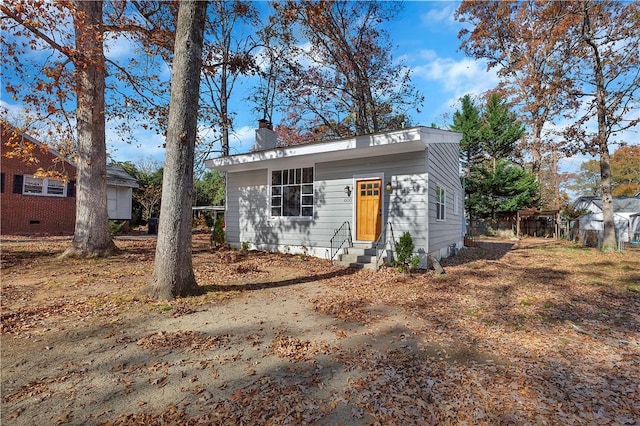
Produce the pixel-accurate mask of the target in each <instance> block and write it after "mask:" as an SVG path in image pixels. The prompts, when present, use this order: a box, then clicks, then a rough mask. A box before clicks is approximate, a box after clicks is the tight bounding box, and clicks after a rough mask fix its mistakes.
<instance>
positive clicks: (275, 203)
mask: <svg viewBox="0 0 640 426" xmlns="http://www.w3.org/2000/svg"><path fill="white" fill-rule="evenodd" d="M271 216H276V217H277V216H286V217H313V167H303V168H298V169H286V170H272V171H271Z"/></svg>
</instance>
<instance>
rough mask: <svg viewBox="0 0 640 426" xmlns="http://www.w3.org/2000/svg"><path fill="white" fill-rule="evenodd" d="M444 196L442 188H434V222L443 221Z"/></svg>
mask: <svg viewBox="0 0 640 426" xmlns="http://www.w3.org/2000/svg"><path fill="white" fill-rule="evenodd" d="M446 199H447V198H446V194H445V192H444V188H443V187H441V186H436V220H444V219H445V217H444V212H445V205H446Z"/></svg>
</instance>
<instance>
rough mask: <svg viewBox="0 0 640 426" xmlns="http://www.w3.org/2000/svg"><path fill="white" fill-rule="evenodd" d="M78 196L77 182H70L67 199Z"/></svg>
mask: <svg viewBox="0 0 640 426" xmlns="http://www.w3.org/2000/svg"><path fill="white" fill-rule="evenodd" d="M75 196H76V181H75V180H72V181H69V183H68V184H67V197H75Z"/></svg>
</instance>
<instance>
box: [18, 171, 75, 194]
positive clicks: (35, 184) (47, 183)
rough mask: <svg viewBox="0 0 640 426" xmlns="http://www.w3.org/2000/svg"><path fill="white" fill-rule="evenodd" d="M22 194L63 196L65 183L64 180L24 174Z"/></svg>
mask: <svg viewBox="0 0 640 426" xmlns="http://www.w3.org/2000/svg"><path fill="white" fill-rule="evenodd" d="M22 193H23V194H24V195H47V196H50V197H65V196H66V195H67V185H66V184H65V182H64V181H61V180H59V179H54V178H51V177H47V178H44V179H41V178H37V177H33V176H29V175H25V176H24V179H23V184H22Z"/></svg>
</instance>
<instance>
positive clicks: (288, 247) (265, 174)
mask: <svg viewBox="0 0 640 426" xmlns="http://www.w3.org/2000/svg"><path fill="white" fill-rule="evenodd" d="M460 139H461V134H458V133H454V132H450V131H445V130H439V129H435V128H429V127H413V128H407V129H402V130H397V131H390V132H385V133H378V134H370V135H363V136H356V137H351V138H346V139H339V140H333V141H325V142H317V143H309V144H304V145H296V146H286V147H277V144H276V134H275V132H273V130H271V129H270V126H266V125H262V123H261V126H260V128H259V129H257V130H256V145H255V146H254V150H253V151H252V152H250V153H246V154H239V155H233V156H228V157H221V158H215V159H209V160H206V162H205V165H206V166H207V167H208V168H210V169H215V170H219V171H222V172H225V173H226V176H227V179H226V182H227V183H226V185H227V187H226V194H227V199H226V212H225V221H226V238H227V242H228V243H229V244H230V245H231V246H233V247H241V246H249V247H250V248H255V249H260V250H268V251H280V252H289V253H306V254H309V255H313V256H317V257H321V258H326V259H331V260H340V259H342V261H343V262H346V263H350V264H353V266H356V264H366V263H370V265H375V266H376V267H377V266H378V265H379V264H380V263H381V262H382V261H384V260H385V259H387V260H388V259H389V258H390V257H392V256H394V253H393V250H394V244H393V241H397V240H398V239H399V238H400V236H401V235H402V234H403V233H404V232H405V231H408V232H409V233H410V234H411V237H412V238H413V242H414V245H415V254H416V255H418V256H420V258H421V263H420V267H422V268H426V267H427V265H428V257H429V256H432V257H434V258H437V259H440V258H442V257H446V256H448V255H450V254H452V253H453V252H455V250H456V249H457V248H460V247H462V245H463V235H464V201H463V190H462V186H461V183H460V175H459V166H458V164H459V162H458V158H459V145H460Z"/></svg>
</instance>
